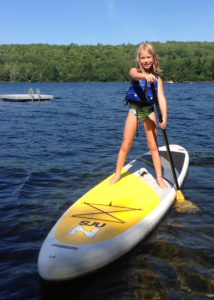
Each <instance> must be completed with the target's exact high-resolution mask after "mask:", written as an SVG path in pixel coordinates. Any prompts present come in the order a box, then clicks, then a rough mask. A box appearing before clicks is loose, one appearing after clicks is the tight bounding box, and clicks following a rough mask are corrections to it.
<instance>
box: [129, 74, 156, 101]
mask: <svg viewBox="0 0 214 300" xmlns="http://www.w3.org/2000/svg"><path fill="white" fill-rule="evenodd" d="M157 86H158V83H157V80H155V81H154V87H155V90H156V93H157ZM126 102H127V103H131V104H134V105H136V106H140V107H144V106H149V105H153V104H154V99H153V94H152V89H151V84H150V83H149V82H147V81H146V80H145V79H141V80H139V81H136V80H133V81H132V83H131V85H130V87H129V90H128V92H127V94H126Z"/></svg>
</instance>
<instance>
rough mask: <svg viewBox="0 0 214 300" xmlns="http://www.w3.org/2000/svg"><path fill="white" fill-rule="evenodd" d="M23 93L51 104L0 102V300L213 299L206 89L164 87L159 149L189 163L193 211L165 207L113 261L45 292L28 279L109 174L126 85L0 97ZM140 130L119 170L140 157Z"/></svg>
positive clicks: (56, 87) (12, 88)
mask: <svg viewBox="0 0 214 300" xmlns="http://www.w3.org/2000/svg"><path fill="white" fill-rule="evenodd" d="M29 87H32V88H33V89H34V90H35V89H36V88H39V89H40V91H41V93H43V94H53V95H54V99H53V100H52V101H47V102H41V103H39V102H34V103H32V102H30V103H11V102H4V101H2V100H0V109H1V114H0V118H1V126H0V136H1V142H0V198H1V201H0V208H1V221H0V235H1V248H0V274H1V281H0V299H2V300H3V299H109V300H110V299H117V300H135V299H170V300H171V299H211V298H214V235H213V229H214V225H213V217H214V196H213V191H214V185H213V176H214V151H213V146H214V141H213V134H212V133H213V129H214V126H213V122H212V118H213V111H214V99H213V98H214V84H213V83H195V84H193V85H190V84H188V83H176V84H165V85H164V88H165V94H166V97H167V102H168V127H167V136H168V140H169V142H170V143H171V144H173V143H174V144H180V145H182V146H184V147H185V148H186V149H187V150H188V152H189V155H190V168H189V175H188V177H187V180H186V182H185V184H184V186H183V187H182V192H183V194H184V195H185V197H186V198H187V199H188V200H190V201H192V202H193V203H194V204H196V205H197V206H198V208H199V211H198V212H197V213H195V214H191V213H178V212H177V211H176V209H175V207H172V208H171V209H170V211H169V212H168V213H167V215H166V216H165V218H164V219H163V220H162V221H161V223H160V224H159V226H158V227H157V228H156V229H155V230H154V231H153V232H152V234H150V235H149V236H148V237H147V238H146V240H144V241H142V242H141V243H139V244H138V245H137V246H136V247H135V248H134V249H133V250H132V251H131V252H129V253H128V254H126V255H125V256H124V257H122V258H121V259H119V260H117V261H116V262H114V263H112V264H111V265H110V266H108V267H106V268H105V269H102V270H100V271H99V272H97V273H94V274H91V275H90V276H87V277H86V278H81V279H78V280H73V281H68V282H61V283H54V284H53V283H48V282H45V281H43V280H41V279H40V278H39V275H38V273H37V258H38V254H39V250H40V247H41V244H42V242H43V240H44V239H45V237H46V235H47V233H48V232H49V231H50V229H51V228H52V226H53V225H54V224H55V222H56V221H57V219H58V218H59V217H60V216H61V215H62V213H63V212H64V211H65V210H66V209H67V208H68V207H69V206H70V205H71V203H73V202H75V201H76V200H77V199H78V198H79V197H80V196H81V195H83V194H84V193H85V192H86V191H88V190H89V189H90V188H92V187H93V186H94V185H95V184H97V183H98V182H100V181H101V180H102V179H104V178H105V177H107V175H109V174H110V173H112V172H113V171H114V168H115V162H116V157H117V152H118V149H119V146H120V142H121V139H122V132H123V125H124V120H125V116H126V111H127V107H125V106H123V103H122V99H123V97H124V94H125V91H126V90H127V87H128V83H31V84H30V83H0V93H1V94H9V93H20V94H21V93H27V92H28V89H29ZM141 129H142V126H141V127H140V130H139V133H140V135H139V138H136V139H135V141H134V143H133V147H132V149H131V151H130V153H129V155H128V158H127V162H128V161H130V160H131V159H134V158H135V157H136V156H139V155H140V154H142V153H143V152H145V151H146V150H147V146H146V141H145V135H144V132H143V130H141ZM158 142H159V145H163V140H162V136H161V132H159V139H158Z"/></svg>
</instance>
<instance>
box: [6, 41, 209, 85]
mask: <svg viewBox="0 0 214 300" xmlns="http://www.w3.org/2000/svg"><path fill="white" fill-rule="evenodd" d="M152 44H153V45H154V46H155V48H156V50H157V53H158V57H159V60H160V66H161V70H162V72H161V74H160V76H161V77H162V79H163V80H165V81H168V80H173V81H175V82H176V81H179V82H183V81H214V42H175V41H169V42H166V43H160V42H152ZM137 47H138V45H132V44H122V45H103V44H97V45H77V44H70V45H49V44H29V45H25V44H11V45H0V81H1V82H22V81H23V82H25V81H31V82H35V81H37V82H38V81H40V82H42V81H59V82H67V81H68V82H69V81H72V82H78V81H89V82H91V81H119V82H122V81H128V80H129V75H128V73H129V69H130V67H132V66H134V65H135V55H136V49H137Z"/></svg>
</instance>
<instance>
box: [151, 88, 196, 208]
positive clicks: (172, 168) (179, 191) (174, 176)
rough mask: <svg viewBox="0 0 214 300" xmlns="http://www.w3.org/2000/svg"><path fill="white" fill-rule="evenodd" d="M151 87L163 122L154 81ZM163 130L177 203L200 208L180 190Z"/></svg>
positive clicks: (159, 116) (159, 117)
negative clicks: (186, 198)
mask: <svg viewBox="0 0 214 300" xmlns="http://www.w3.org/2000/svg"><path fill="white" fill-rule="evenodd" d="M151 89H152V94H153V98H154V102H155V106H156V109H157V114H158V119H159V122H160V123H162V122H163V119H162V114H161V110H160V106H159V102H158V98H157V94H156V91H155V87H154V83H151ZM161 131H162V135H163V139H164V144H165V146H166V150H167V155H168V159H169V163H170V167H171V170H172V175H173V179H174V182H175V186H176V190H177V195H176V200H177V203H178V202H179V204H180V203H181V204H184V206H185V208H190V209H194V210H195V209H196V210H197V209H198V208H197V207H196V206H195V205H194V204H192V203H191V202H190V201H187V200H185V198H184V196H183V194H182V192H181V190H180V187H179V184H178V180H177V176H176V173H175V167H174V163H173V159H172V154H171V151H170V148H169V143H168V139H167V135H166V130H165V129H162V128H161ZM181 210H182V209H180V211H181Z"/></svg>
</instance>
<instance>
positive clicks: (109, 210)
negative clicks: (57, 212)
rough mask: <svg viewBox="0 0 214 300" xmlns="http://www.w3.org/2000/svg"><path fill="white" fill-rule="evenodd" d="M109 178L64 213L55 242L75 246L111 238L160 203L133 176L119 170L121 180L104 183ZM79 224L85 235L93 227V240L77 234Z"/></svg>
mask: <svg viewBox="0 0 214 300" xmlns="http://www.w3.org/2000/svg"><path fill="white" fill-rule="evenodd" d="M110 178H111V176H110V177H109V178H107V179H105V180H104V181H103V182H101V183H100V184H98V185H97V186H96V187H95V188H93V189H92V190H90V191H89V192H88V193H87V194H86V195H85V196H83V197H82V198H81V199H80V201H78V202H77V203H75V204H74V205H73V206H72V207H71V208H70V209H69V210H68V211H67V213H66V214H65V216H64V218H63V219H62V220H61V222H60V223H59V224H58V226H57V229H56V232H55V237H56V240H58V241H59V242H61V243H66V244H73V245H79V244H89V243H95V242H99V241H103V240H106V239H109V238H112V237H114V236H116V235H118V234H121V233H122V232H124V231H125V230H127V229H128V228H130V227H132V226H133V225H135V224H136V223H138V222H139V221H140V220H142V219H143V218H144V217H145V216H146V215H148V214H149V213H150V212H151V211H152V210H153V209H154V208H155V207H156V206H157V205H158V204H159V203H160V199H159V197H158V196H157V194H156V193H155V192H154V191H153V190H152V189H151V188H150V187H149V186H148V185H147V184H145V183H144V182H143V181H142V180H141V179H140V178H138V177H137V176H136V175H134V174H132V173H130V172H128V171H123V173H122V176H121V180H120V181H118V182H117V183H116V184H113V185H110V184H109V183H108V182H109V179H110ZM82 225H84V231H85V232H88V234H90V232H91V228H94V227H95V226H96V228H94V229H95V230H94V235H93V232H92V235H93V239H89V238H88V236H87V234H84V232H82V231H81V227H80V226H82ZM96 229H97V230H96ZM101 229H102V230H101Z"/></svg>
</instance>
